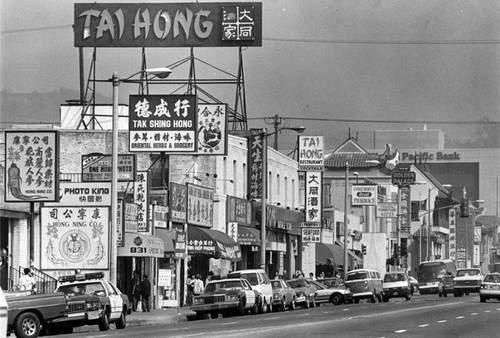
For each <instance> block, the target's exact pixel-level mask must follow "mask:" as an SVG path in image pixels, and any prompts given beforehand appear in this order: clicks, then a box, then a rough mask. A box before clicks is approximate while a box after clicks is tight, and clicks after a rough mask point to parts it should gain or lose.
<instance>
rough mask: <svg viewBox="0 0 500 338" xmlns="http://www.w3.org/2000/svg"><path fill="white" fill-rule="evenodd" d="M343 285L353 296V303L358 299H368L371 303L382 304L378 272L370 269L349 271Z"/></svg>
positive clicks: (380, 277)
mask: <svg viewBox="0 0 500 338" xmlns="http://www.w3.org/2000/svg"><path fill="white" fill-rule="evenodd" d="M345 285H346V287H348V288H349V289H350V290H351V292H352V295H353V298H354V303H359V300H360V299H365V298H366V299H370V300H371V301H372V303H375V302H376V301H377V300H378V301H379V302H382V301H383V299H382V294H383V290H384V289H383V284H382V276H381V275H380V273H379V272H378V271H375V270H370V269H357V270H351V271H349V272H348V273H347V275H346V280H345Z"/></svg>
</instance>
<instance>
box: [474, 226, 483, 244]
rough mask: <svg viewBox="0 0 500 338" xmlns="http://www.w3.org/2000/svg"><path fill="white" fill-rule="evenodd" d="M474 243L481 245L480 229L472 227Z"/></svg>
mask: <svg viewBox="0 0 500 338" xmlns="http://www.w3.org/2000/svg"><path fill="white" fill-rule="evenodd" d="M474 243H481V227H480V226H475V227H474Z"/></svg>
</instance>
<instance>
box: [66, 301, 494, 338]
mask: <svg viewBox="0 0 500 338" xmlns="http://www.w3.org/2000/svg"><path fill="white" fill-rule="evenodd" d="M499 327H500V302H499V301H493V300H491V301H489V302H487V303H480V302H479V296H478V295H477V294H473V295H470V296H464V297H461V298H455V297H453V296H452V297H447V298H438V296H437V295H425V296H419V295H416V296H414V298H413V299H412V300H411V301H406V300H404V299H391V300H390V301H389V302H387V303H375V304H371V303H360V304H347V305H341V306H333V305H331V304H326V305H322V306H320V307H317V308H312V309H308V310H305V309H297V310H295V311H286V312H275V313H267V314H262V315H247V316H234V317H228V318H218V319H205V320H196V321H189V322H184V323H176V324H169V325H150V326H142V327H130V328H126V329H125V330H120V331H117V330H110V331H108V332H87V333H82V334H72V335H65V336H61V337H118V335H119V336H120V338H122V337H259V338H261V337H333V336H335V337H378V338H380V337H428V338H434V337H474V338H480V337H488V338H490V337H499Z"/></svg>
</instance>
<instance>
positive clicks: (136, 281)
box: [131, 271, 141, 311]
mask: <svg viewBox="0 0 500 338" xmlns="http://www.w3.org/2000/svg"><path fill="white" fill-rule="evenodd" d="M140 283H141V279H140V277H139V273H138V272H137V271H134V277H133V278H132V292H131V294H132V311H137V303H138V302H139V300H140V298H141V293H140V289H139V288H140Z"/></svg>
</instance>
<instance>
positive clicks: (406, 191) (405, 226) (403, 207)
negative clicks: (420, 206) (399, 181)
mask: <svg viewBox="0 0 500 338" xmlns="http://www.w3.org/2000/svg"><path fill="white" fill-rule="evenodd" d="M399 192H400V205H399V211H400V212H399V213H400V217H399V221H400V224H401V232H408V233H409V232H410V218H411V217H410V205H411V202H410V201H411V195H410V188H401V189H399Z"/></svg>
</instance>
